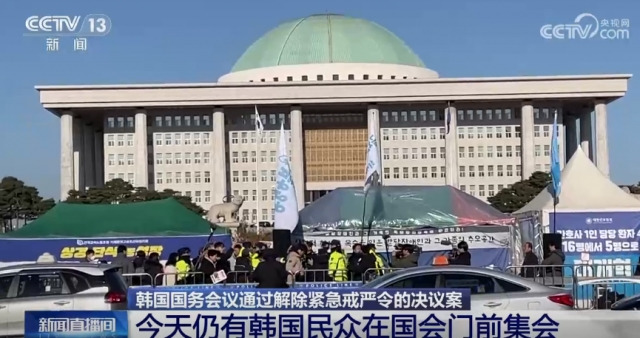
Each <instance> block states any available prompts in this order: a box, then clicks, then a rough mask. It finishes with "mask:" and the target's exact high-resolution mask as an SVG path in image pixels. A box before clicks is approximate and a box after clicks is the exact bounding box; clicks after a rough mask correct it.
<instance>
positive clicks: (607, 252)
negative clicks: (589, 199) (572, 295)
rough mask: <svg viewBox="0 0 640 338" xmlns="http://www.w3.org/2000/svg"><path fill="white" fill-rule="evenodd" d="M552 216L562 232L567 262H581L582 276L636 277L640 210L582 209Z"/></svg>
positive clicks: (578, 269) (554, 225) (557, 227)
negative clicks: (587, 210)
mask: <svg viewBox="0 0 640 338" xmlns="http://www.w3.org/2000/svg"><path fill="white" fill-rule="evenodd" d="M553 219H554V217H553V214H551V215H549V220H550V222H551V224H550V225H551V229H554V228H555V229H556V232H558V233H560V234H562V250H563V252H564V253H565V255H566V260H565V263H566V264H575V265H581V267H580V268H577V269H575V271H576V274H578V276H595V277H623V276H627V277H628V276H632V275H633V273H634V272H635V268H636V266H637V264H638V256H639V255H640V248H639V245H638V242H639V241H640V212H581V213H565V212H559V213H557V214H556V217H555V222H556V224H553Z"/></svg>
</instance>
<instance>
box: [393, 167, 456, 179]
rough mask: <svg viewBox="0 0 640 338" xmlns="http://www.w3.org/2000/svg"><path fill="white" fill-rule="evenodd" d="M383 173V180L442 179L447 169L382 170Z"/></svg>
mask: <svg viewBox="0 0 640 338" xmlns="http://www.w3.org/2000/svg"><path fill="white" fill-rule="evenodd" d="M383 172H384V176H383V177H384V178H385V179H391V178H393V179H400V178H403V179H408V178H443V177H446V176H447V167H431V169H429V167H412V168H407V167H404V168H384V169H383Z"/></svg>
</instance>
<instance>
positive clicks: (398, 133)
mask: <svg viewBox="0 0 640 338" xmlns="http://www.w3.org/2000/svg"><path fill="white" fill-rule="evenodd" d="M551 127H552V126H551V125H536V126H534V127H533V136H534V137H544V138H549V137H550V135H551ZM558 128H559V127H558ZM457 130H458V139H465V138H466V139H474V138H477V139H483V138H488V139H492V138H520V137H521V128H520V126H475V127H458V128H457ZM381 131H382V140H384V141H389V140H391V141H409V140H411V141H417V140H437V139H441V140H443V139H444V138H445V135H446V134H445V128H444V127H442V128H434V127H431V128H382V129H381Z"/></svg>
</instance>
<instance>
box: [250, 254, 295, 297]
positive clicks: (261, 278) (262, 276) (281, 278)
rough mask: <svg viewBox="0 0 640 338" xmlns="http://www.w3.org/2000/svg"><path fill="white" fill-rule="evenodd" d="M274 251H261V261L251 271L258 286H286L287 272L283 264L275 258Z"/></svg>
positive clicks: (283, 287) (274, 287)
mask: <svg viewBox="0 0 640 338" xmlns="http://www.w3.org/2000/svg"><path fill="white" fill-rule="evenodd" d="M276 256H277V254H276V252H275V251H274V250H273V249H266V250H264V251H263V253H262V258H263V259H264V261H263V262H261V263H260V264H258V267H257V268H256V270H255V271H254V272H253V281H254V282H256V283H258V286H257V287H258V288H267V289H285V288H288V287H289V285H288V284H287V277H288V276H289V273H287V270H286V269H285V267H284V264H282V263H280V262H278V261H277V260H276Z"/></svg>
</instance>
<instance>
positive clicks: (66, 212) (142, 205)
mask: <svg viewBox="0 0 640 338" xmlns="http://www.w3.org/2000/svg"><path fill="white" fill-rule="evenodd" d="M210 229H211V228H210V226H209V222H208V221H206V220H205V219H203V218H202V217H201V216H199V215H198V214H196V213H194V212H193V211H191V210H189V209H187V208H186V207H184V206H183V205H182V204H180V202H178V201H176V200H175V199H173V198H168V199H164V200H157V201H149V202H138V203H127V204H70V203H59V204H58V205H56V206H55V207H54V208H53V209H51V210H50V211H49V212H47V213H46V214H44V215H42V216H41V217H40V218H38V219H37V220H35V221H33V222H31V223H29V224H27V225H26V226H24V227H23V228H21V229H19V230H16V231H13V232H10V233H7V234H4V235H3V236H2V237H9V238H56V237H57V238H91V237H139V236H145V237H146V236H189V235H206V234H209V233H210V232H211V230H210ZM218 231H220V232H221V233H226V231H224V229H220V230H218Z"/></svg>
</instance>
